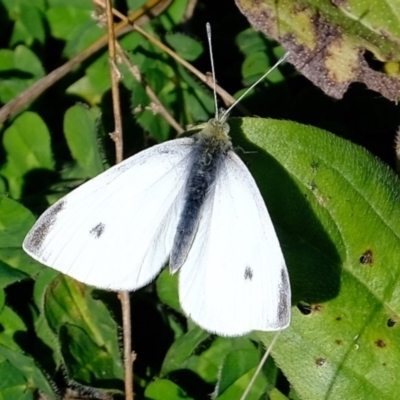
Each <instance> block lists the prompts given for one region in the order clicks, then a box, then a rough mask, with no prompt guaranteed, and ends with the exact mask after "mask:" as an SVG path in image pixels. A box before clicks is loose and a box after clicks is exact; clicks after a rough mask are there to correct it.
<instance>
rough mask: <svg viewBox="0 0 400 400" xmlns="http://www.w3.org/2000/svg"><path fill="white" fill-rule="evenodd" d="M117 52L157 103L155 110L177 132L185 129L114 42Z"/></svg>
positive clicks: (119, 46) (179, 132) (151, 98)
mask: <svg viewBox="0 0 400 400" xmlns="http://www.w3.org/2000/svg"><path fill="white" fill-rule="evenodd" d="M116 47H117V53H118V57H120V58H121V60H122V61H123V63H124V64H125V65H126V66H127V68H128V70H129V72H130V73H131V74H132V76H133V77H134V78H135V79H136V80H137V81H138V82H139V83H141V84H142V85H143V87H144V88H145V90H146V93H147V95H148V96H149V98H150V100H151V101H152V102H153V103H155V104H156V105H157V112H158V113H159V114H160V115H162V117H163V118H164V119H165V120H166V121H167V122H168V123H169V124H170V125H171V126H172V127H173V128H174V129H175V130H176V132H178V134H181V133H183V132H184V131H185V130H184V129H183V128H182V127H181V126H180V125H179V123H178V122H177V121H176V119H175V118H174V117H173V116H172V115H171V113H170V112H169V111H168V110H167V109H166V108H165V107H164V105H163V104H162V102H161V101H160V99H159V98H158V96H157V95H156V94H155V93H154V91H153V89H152V88H151V87H150V86H149V85H147V84H146V82H145V81H144V78H143V76H142V74H141V73H140V71H139V69H138V68H137V67H136V66H135V65H133V64H132V62H131V61H130V60H129V58H128V57H127V55H126V54H125V52H124V50H123V48H122V47H121V45H120V44H119V43H118V42H116Z"/></svg>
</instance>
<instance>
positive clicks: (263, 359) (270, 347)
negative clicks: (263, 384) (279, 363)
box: [240, 331, 282, 400]
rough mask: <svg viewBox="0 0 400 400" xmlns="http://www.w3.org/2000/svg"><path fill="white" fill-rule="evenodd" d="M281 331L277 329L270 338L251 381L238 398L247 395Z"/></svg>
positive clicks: (244, 397) (242, 399) (243, 398)
mask: <svg viewBox="0 0 400 400" xmlns="http://www.w3.org/2000/svg"><path fill="white" fill-rule="evenodd" d="M281 332H282V331H279V332H277V333H276V335H275V336H274V338H273V339H272V342H271V343H270V345H269V346H268V348H267V350H266V351H265V354H264V355H263V358H262V359H261V361H260V363H259V364H258V367H257V369H256V372H255V373H254V375H253V377H252V378H251V381H250V382H249V384H248V385H247V388H246V390H245V391H244V393H243V395H242V397H241V398H240V400H246V397H247V395H248V394H249V393H250V390H251V388H252V387H253V385H254V382H255V381H256V379H257V377H258V375H259V374H260V372H261V370H262V368H263V366H264V364H265V362H266V361H267V358H268V356H269V355H270V353H271V350H272V348H273V347H274V345H275V342H276V341H277V339H278V337H279V335H280V333H281Z"/></svg>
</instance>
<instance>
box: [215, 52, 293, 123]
mask: <svg viewBox="0 0 400 400" xmlns="http://www.w3.org/2000/svg"><path fill="white" fill-rule="evenodd" d="M289 54H290V52H289V51H287V52H286V53H285V54H284V55H283V56H282V57H281V58H280V59H279V60H278V61H277V62H276V63H275V65H273V66H272V67H271V68H270V69H269V70H268V71H267V72H266V73H265V74H264V75H263V76H262V77H261V78H260V79H258V80H257V81H256V82H254V83H253V84H252V85H251V86H250V87H249V88H248V89H247V90H246V91H245V92H244V93H243V94H242V95H241V96H240V97H239V98H238V99H237V100H236V101H235V102H234V103H233V104H232V105H231V106H230V107H229V108H228V109H227V110H226V111H225V112H224V115H223V116H222V117H221V120H222V121H225V120H226V119H227V118H228V115H229V113H230V112H231V111H232V108H233V107H235V106H236V105H237V104H238V103H239V101H241V100H242V99H243V97H245V96H246V95H247V94H248V93H249V92H250V90H251V89H253V88H254V87H255V86H257V85H258V84H259V83H260V82H261V81H262V80H263V79H264V78H265V77H266V76H267V75H269V74H270V73H271V72H272V71H273V70H274V69H276V68H277V67H278V66H279V65H280V64H282V63H283V62H284V61H285V60H286V59H287V58H288V56H289Z"/></svg>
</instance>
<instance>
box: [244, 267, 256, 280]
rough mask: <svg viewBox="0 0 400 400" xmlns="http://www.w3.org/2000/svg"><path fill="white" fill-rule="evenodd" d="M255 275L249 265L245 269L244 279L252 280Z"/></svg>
mask: <svg viewBox="0 0 400 400" xmlns="http://www.w3.org/2000/svg"><path fill="white" fill-rule="evenodd" d="M253 275H254V272H253V269H252V268H250V267H248V266H247V267H246V268H245V270H244V280H245V281H251V280H252V279H253Z"/></svg>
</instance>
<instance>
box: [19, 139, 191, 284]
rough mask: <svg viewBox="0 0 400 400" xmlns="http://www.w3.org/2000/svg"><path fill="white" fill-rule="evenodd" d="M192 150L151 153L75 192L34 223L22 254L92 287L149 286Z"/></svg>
mask: <svg viewBox="0 0 400 400" xmlns="http://www.w3.org/2000/svg"><path fill="white" fill-rule="evenodd" d="M192 144H193V139H191V138H184V139H177V140H173V141H169V142H166V143H163V144H160V145H157V146H154V147H152V148H150V149H148V150H145V151H143V152H141V153H139V154H137V155H135V156H133V157H131V158H129V159H127V160H125V161H124V162H123V163H121V164H118V165H116V166H114V167H113V168H111V169H109V170H107V171H106V172H104V173H103V174H101V175H99V176H97V177H96V178H94V179H92V180H91V181H89V182H87V183H85V184H84V185H82V186H80V187H79V188H77V189H76V190H74V191H73V192H71V193H70V194H68V195H67V196H65V197H64V198H62V199H61V200H59V201H58V202H57V203H55V204H54V205H53V206H52V207H50V208H49V209H48V210H47V211H46V212H45V213H44V214H43V215H42V216H41V217H40V218H39V219H38V221H37V222H36V224H35V226H34V227H33V228H32V229H31V231H30V232H29V234H28V235H27V237H26V238H25V241H24V244H23V246H24V249H25V251H27V252H28V253H29V254H30V255H31V256H32V257H33V258H35V259H36V260H38V261H40V262H41V263H43V264H45V265H47V266H50V267H52V268H54V269H56V270H58V271H61V272H63V273H65V274H68V275H70V276H72V277H73V278H75V279H78V280H80V281H82V282H85V283H87V284H89V285H93V286H96V287H100V288H107V289H114V290H133V289H137V288H139V287H141V286H143V285H145V284H147V283H148V282H150V281H151V280H152V279H153V278H154V277H155V276H156V275H157V273H158V272H159V271H160V269H161V268H162V266H163V264H164V263H165V262H166V261H167V257H168V255H169V253H170V251H171V247H172V241H173V237H174V234H175V230H176V225H177V221H178V218H179V215H180V213H181V209H182V203H183V197H184V196H183V194H184V193H183V192H184V186H185V182H186V179H187V173H188V170H189V168H188V163H189V160H190V157H189V153H190V151H191V148H192Z"/></svg>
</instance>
